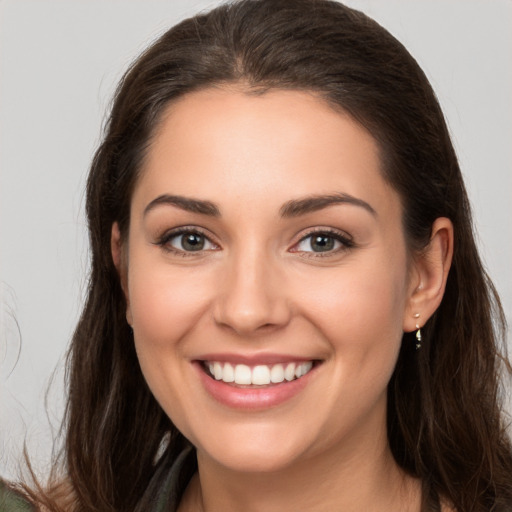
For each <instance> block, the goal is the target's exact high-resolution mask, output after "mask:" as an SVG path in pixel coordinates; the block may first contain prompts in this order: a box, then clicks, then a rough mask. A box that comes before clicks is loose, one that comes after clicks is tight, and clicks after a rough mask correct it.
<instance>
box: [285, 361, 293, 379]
mask: <svg viewBox="0 0 512 512" xmlns="http://www.w3.org/2000/svg"><path fill="white" fill-rule="evenodd" d="M284 378H285V379H286V380H288V381H290V380H293V379H294V378H295V363H288V365H287V366H286V369H285V370H284Z"/></svg>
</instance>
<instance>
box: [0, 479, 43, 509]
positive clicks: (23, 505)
mask: <svg viewBox="0 0 512 512" xmlns="http://www.w3.org/2000/svg"><path fill="white" fill-rule="evenodd" d="M34 510H35V509H34V507H33V506H32V505H31V504H30V503H29V502H28V501H27V500H26V499H24V498H23V497H22V496H20V495H19V494H18V493H17V492H15V491H14V490H13V489H11V488H10V487H9V486H8V485H7V484H6V483H5V482H3V481H2V480H0V512H31V511H34Z"/></svg>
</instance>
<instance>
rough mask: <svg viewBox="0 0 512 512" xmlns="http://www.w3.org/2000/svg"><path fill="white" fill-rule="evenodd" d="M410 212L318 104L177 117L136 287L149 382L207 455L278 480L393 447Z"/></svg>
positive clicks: (349, 126) (160, 160)
mask: <svg viewBox="0 0 512 512" xmlns="http://www.w3.org/2000/svg"><path fill="white" fill-rule="evenodd" d="M401 218H402V212H401V204H400V201H399V198H398V195H397V193H396V192H395V191H394V190H393V189H392V188H391V187H390V186H389V185H388V184H387V183H386V182H385V181H384V179H383V178H382V176H381V170H380V162H379V155H378V149H377V145H376V143H375V141H374V139H373V138H372V137H371V136H370V135H369V134H368V133H367V132H366V131H365V130H364V129H363V128H362V127H361V126H360V125H358V124H357V123H355V122H354V121H353V120H351V119H350V118H349V117H348V116H347V115H344V114H340V113H339V112H335V111H334V110H332V109H331V108H330V107H329V106H328V105H327V104H326V103H325V102H323V101H322V100H320V99H318V98H317V97H315V96H314V95H313V94H308V93H305V92H298V91H270V92H267V93H265V94H263V95H259V96H256V95H249V94H246V93H245V92H243V91H241V90H236V89H231V90H230V89H208V90H204V91H200V92H195V93H191V94H188V95H187V96H185V97H184V98H182V99H181V100H179V101H178V102H176V103H174V104H173V105H172V106H171V107H170V108H169V109H168V111H167V113H166V116H165V117H164V119H163V121H162V123H161V125H160V127H159V129H158V132H157V134H156V136H155V138H154V141H153V143H152V145H151V147H150V149H149V153H148V157H147V160H146V163H145V165H144V168H143V172H142V175H141V178H140V180H139V182H138V184H137V186H136V189H135V192H134V195H133V201H132V206H131V223H130V230H129V237H128V240H127V242H126V245H125V248H124V250H125V257H124V262H125V263H124V267H125V268H124V270H123V275H124V279H123V282H124V289H125V293H126V295H127V299H128V311H127V318H128V321H129V322H130V324H132V326H133V329H134V337H135V344H136V349H137V353H138V357H139V360H140V365H141V368H142V371H143V373H144V375H145V378H146V380H147V382H148V384H149V387H150V388H151V390H152V392H153V393H154V395H155V397H156V399H157V400H158V402H159V403H160V404H161V406H162V407H163V409H164V410H165V412H166V413H167V414H168V415H169V417H170V418H171V419H172V421H173V422H174V424H175V425H176V426H177V427H178V429H179V430H180V431H181V432H182V433H183V434H184V435H185V436H186V437H187V438H188V439H190V441H191V442H192V443H193V444H194V445H195V446H196V447H197V449H198V453H199V454H200V456H201V457H203V458H209V459H210V460H213V461H215V462H216V463H218V464H221V465H222V466H224V467H227V468H232V469H236V470H242V471H270V470H277V469H282V468H286V467H287V466H289V465H291V464H293V463H297V462H299V461H300V460H307V459H310V458H312V457H317V456H322V455H325V456H331V455H333V456H336V457H337V458H339V457H353V456H359V455H361V453H362V452H361V450H363V452H364V450H372V449H373V448H374V447H375V445H376V443H377V444H378V443H381V442H382V440H383V439H385V437H386V436H385V418H386V386H387V384H388V382H389V379H390V377H391V374H392V372H393V368H394V366H395V362H396V360H397V356H398V352H399V347H400V343H401V337H402V333H403V329H404V321H405V320H404V319H405V317H406V316H407V315H409V316H410V314H409V313H407V307H408V298H409V296H410V294H411V291H410V288H411V286H410V284H409V282H408V258H407V251H406V245H405V240H404V233H403V230H402V223H401ZM212 373H213V375H212ZM301 373H303V374H304V375H302V376H301ZM297 375H298V376H299V377H298V378H297ZM233 380H234V381H233ZM338 460H339V459H338Z"/></svg>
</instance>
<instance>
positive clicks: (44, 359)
mask: <svg viewBox="0 0 512 512" xmlns="http://www.w3.org/2000/svg"><path fill="white" fill-rule="evenodd" d="M217 3H218V2H212V1H198V0H188V1H186V0H178V1H177V0H172V1H170V0H169V1H161V0H160V1H157V0H138V1H129V0H123V1H121V0H86V1H85V0H84V1H77V0H33V1H30V0H3V1H2V0H0V474H4V475H7V476H9V475H10V476H13V475H14V474H15V469H16V462H17V461H19V460H20V454H21V449H22V445H23V441H24V439H25V438H26V441H27V446H28V448H29V453H30V455H31V457H32V460H33V462H34V463H35V464H36V467H37V468H38V469H40V470H41V471H44V469H45V464H46V463H47V461H48V457H49V455H50V452H51V447H52V443H51V439H52V435H53V434H54V433H55V432H54V431H52V428H53V429H55V428H58V425H59V421H60V416H61V413H62V404H63V399H62V397H63V385H62V381H63V355H64V353H65V351H66V347H67V344H68V341H69V339H70V336H71V333H72V331H73V328H74V324H75V322H76V320H77V316H78V314H79V311H80V305H81V301H82V299H83V291H84V288H85V284H86V276H87V267H88V254H87V234H86V232H85V223H84V217H83V206H84V205H83V189H84V180H85V177H86V174H87V168H88V165H89V162H90V159H91V156H92V154H93V151H94V149H95V147H96V145H97V144H98V141H99V140H100V133H101V126H102V122H103V120H104V116H105V112H106V110H107V108H108V105H109V100H110V98H111V95H112V93H113V90H114V87H115V84H116V82H117V80H118V79H119V78H120V76H121V74H122V72H123V71H124V70H125V68H126V67H127V65H128V64H129V63H130V62H131V61H132V59H133V58H134V57H135V56H136V55H137V54H138V53H139V52H140V51H141V50H142V49H143V48H145V47H146V46H147V44H148V43H149V42H151V41H152V40H153V39H154V38H155V37H156V36H158V35H159V34H161V33H162V32H163V31H164V30H165V29H167V28H168V27H169V26H171V25H172V24H174V23H175V22H176V21H178V20H180V19H182V18H183V17H186V16H190V15H192V14H194V13H195V12H197V11H199V10H201V9H205V8H207V7H211V6H214V5H216V4H217ZM347 3H348V4H349V5H352V6H354V7H356V8H359V9H361V10H363V11H365V12H367V13H368V14H370V15H371V16H373V17H374V18H375V19H377V21H379V22H380V23H381V24H382V25H384V26H385V27H386V28H388V30H390V31H391V32H392V33H393V34H394V35H395V36H397V37H398V39H400V40H401V41H402V42H403V43H404V44H405V46H406V47H407V48H408V49H409V50H410V51H411V53H412V54H413V55H414V56H415V57H416V59H417V60H418V61H419V63H420V65H421V66H422V67H423V68H424V70H425V71H426V73H427V75H428V77H429V78H430V80H431V82H432V84H433V87H434V89H435V90H436V92H437V94H438V97H439V100H440V102H441V104H442V107H443V109H444V112H445V114H446V116H447V119H448V124H449V126H450V130H451V132H452V135H453V139H454V143H455V147H456V149H457V152H458V155H459V158H460V161H461V166H462V169H463V172H464V174H465V176H466V181H467V186H468V190H469V194H470V197H471V199H472V202H473V206H474V213H475V225H476V229H477V232H478V235H479V242H480V247H481V250H482V255H483V258H484V260H485V262H486V264H487V267H488V270H489V272H490V274H491V276H492V277H493V279H494V280H495V283H496V285H497V288H498V290H499V292H500V293H501V295H502V298H503V302H504V306H505V310H506V314H507V317H508V319H509V321H510V319H511V318H512V272H511V264H512V227H511V224H512V206H511V204H512V173H511V162H512V150H511V146H512V66H511V65H510V63H511V62H512V2H511V1H510V0H492V1H490V0H443V1H441V0H437V1H436V0H350V1H348V2H347ZM50 384H51V385H50Z"/></svg>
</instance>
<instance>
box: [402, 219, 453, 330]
mask: <svg viewBox="0 0 512 512" xmlns="http://www.w3.org/2000/svg"><path fill="white" fill-rule="evenodd" d="M452 257H453V224H452V222H451V221H450V220H449V219H447V218H445V217H440V218H438V219H436V221H435V222H434V224H433V225H432V233H431V237H430V242H429V244H428V245H427V247H426V248H425V249H423V250H422V251H421V252H419V253H418V254H416V255H415V256H414V261H413V264H412V265H413V267H412V269H411V275H410V283H409V298H408V302H407V306H406V311H405V315H404V325H403V330H404V331H405V332H411V331H414V330H415V329H416V324H417V325H419V327H423V326H424V325H425V323H426V322H427V320H428V319H429V318H430V317H431V316H432V315H433V314H434V312H435V311H436V309H437V308H438V307H439V304H441V300H442V299H443V295H444V290H445V288H446V280H447V279H448V272H449V270H450V266H451V263H452ZM418 315H419V316H418Z"/></svg>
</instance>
